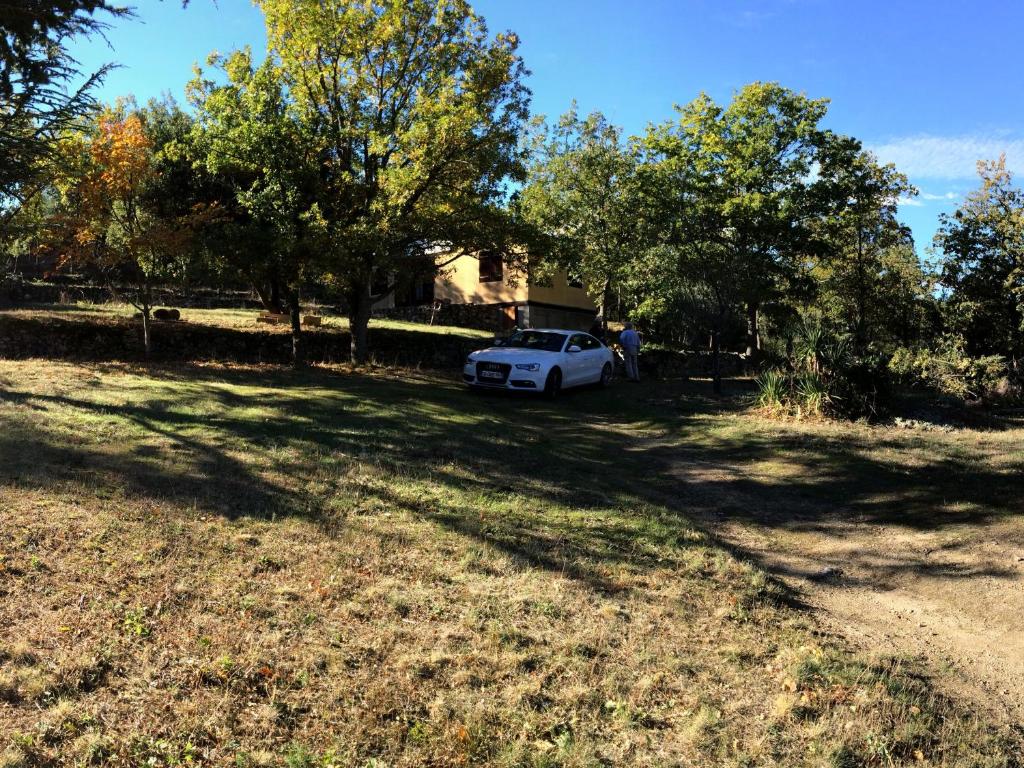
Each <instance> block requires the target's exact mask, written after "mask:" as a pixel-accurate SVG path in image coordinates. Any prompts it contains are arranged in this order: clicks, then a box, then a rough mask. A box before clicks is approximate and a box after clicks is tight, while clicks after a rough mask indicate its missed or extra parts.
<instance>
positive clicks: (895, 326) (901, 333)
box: [812, 135, 928, 354]
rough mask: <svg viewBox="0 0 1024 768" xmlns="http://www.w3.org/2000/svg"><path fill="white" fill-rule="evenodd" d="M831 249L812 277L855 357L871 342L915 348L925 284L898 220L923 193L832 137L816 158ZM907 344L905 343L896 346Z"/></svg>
mask: <svg viewBox="0 0 1024 768" xmlns="http://www.w3.org/2000/svg"><path fill="white" fill-rule="evenodd" d="M818 167H819V180H818V183H817V186H816V191H817V192H819V193H822V197H823V199H822V201H821V203H822V204H821V208H822V210H827V209H828V208H831V209H832V210H831V211H829V212H828V213H827V215H824V216H822V218H821V230H820V233H819V234H820V236H821V239H822V242H823V243H824V245H825V247H824V248H823V249H822V250H821V251H820V255H819V258H818V259H817V262H816V265H815V267H814V269H813V271H812V276H813V277H814V280H815V285H816V287H817V288H818V296H817V297H816V300H815V303H816V304H817V305H818V306H819V307H820V308H821V309H822V311H823V312H824V314H825V315H826V316H827V317H829V318H831V319H832V320H833V322H834V323H835V325H837V326H838V327H839V328H841V329H842V330H843V331H844V332H846V333H849V334H850V335H851V337H852V339H853V345H854V351H855V352H856V353H857V354H863V353H864V352H865V351H866V348H867V346H868V344H869V343H870V342H877V341H883V340H893V341H895V340H898V341H900V342H902V343H904V344H908V343H910V342H911V341H912V340H911V339H910V338H909V337H910V336H911V335H914V331H913V327H914V326H915V325H919V322H915V320H914V318H913V317H912V316H913V315H914V314H919V313H918V312H916V309H917V307H915V305H916V304H917V303H918V302H919V301H921V300H922V299H923V297H924V296H925V295H926V294H927V290H928V286H927V278H926V275H925V273H924V270H923V269H922V268H921V266H920V263H919V261H918V259H917V255H916V253H915V250H914V242H913V238H912V237H911V234H910V231H909V229H907V228H906V227H905V226H903V225H902V224H901V223H900V222H899V221H898V220H897V218H896V213H897V204H898V202H899V200H900V199H901V198H904V197H908V196H911V195H914V194H916V193H917V191H916V190H915V189H914V187H912V186H911V185H910V184H909V183H908V181H907V178H906V176H904V175H903V174H901V173H899V172H898V171H897V170H896V168H895V167H894V166H893V165H892V164H888V165H880V164H879V163H878V161H877V159H876V158H875V156H874V155H873V154H871V153H870V152H866V151H864V150H863V148H862V146H861V143H860V142H859V141H857V140H856V139H852V138H849V137H845V136H835V135H829V136H828V137H827V140H826V142H825V144H824V145H823V149H822V152H821V153H820V154H819V156H818ZM897 337H901V338H897Z"/></svg>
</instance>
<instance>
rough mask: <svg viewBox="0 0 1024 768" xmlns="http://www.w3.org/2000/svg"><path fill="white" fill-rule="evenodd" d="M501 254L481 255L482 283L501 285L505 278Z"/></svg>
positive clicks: (486, 252)
mask: <svg viewBox="0 0 1024 768" xmlns="http://www.w3.org/2000/svg"><path fill="white" fill-rule="evenodd" d="M503 270H504V265H503V264H502V260H501V254H500V253H495V252H493V251H484V252H483V253H481V254H480V282H481V283H499V282H501V278H502V277H503V276H504V271H503Z"/></svg>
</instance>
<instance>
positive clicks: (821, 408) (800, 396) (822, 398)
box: [795, 372, 832, 416]
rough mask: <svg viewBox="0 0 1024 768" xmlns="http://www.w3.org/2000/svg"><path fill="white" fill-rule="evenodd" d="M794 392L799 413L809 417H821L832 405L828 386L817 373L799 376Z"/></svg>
mask: <svg viewBox="0 0 1024 768" xmlns="http://www.w3.org/2000/svg"><path fill="white" fill-rule="evenodd" d="M795 390H796V397H797V401H798V403H799V406H800V411H801V413H806V414H807V415H809V416H821V415H822V414H823V413H824V412H825V410H826V409H827V408H828V406H829V405H830V404H831V403H832V396H831V395H830V394H829V391H828V385H827V384H826V383H825V381H824V379H822V377H821V375H820V374H818V373H813V372H809V373H803V374H800V376H798V377H797V380H796V386H795Z"/></svg>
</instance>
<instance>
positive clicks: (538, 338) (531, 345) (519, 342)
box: [503, 331, 565, 352]
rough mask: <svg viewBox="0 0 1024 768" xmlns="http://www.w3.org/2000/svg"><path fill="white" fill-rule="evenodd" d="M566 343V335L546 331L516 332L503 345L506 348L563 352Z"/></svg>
mask: <svg viewBox="0 0 1024 768" xmlns="http://www.w3.org/2000/svg"><path fill="white" fill-rule="evenodd" d="M564 343H565V334H564V333H547V332H545V331H516V332H515V333H513V334H512V335H511V336H510V337H509V338H508V341H507V342H506V343H505V344H504V345H503V346H506V347H524V348H525V349H536V350H540V351H542V352H561V351H562V345H563V344H564Z"/></svg>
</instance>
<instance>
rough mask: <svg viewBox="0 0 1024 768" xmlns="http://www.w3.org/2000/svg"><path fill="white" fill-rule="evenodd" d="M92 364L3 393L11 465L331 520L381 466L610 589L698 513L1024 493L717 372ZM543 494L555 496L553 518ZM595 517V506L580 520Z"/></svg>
mask: <svg viewBox="0 0 1024 768" xmlns="http://www.w3.org/2000/svg"><path fill="white" fill-rule="evenodd" d="M96 370H97V371H98V373H99V374H100V375H101V376H102V375H104V374H105V373H107V374H111V375H113V374H125V373H127V374H129V375H128V376H126V377H125V378H122V379H117V380H116V383H114V384H104V385H103V386H102V387H101V388H100V389H99V390H97V394H96V395H92V394H90V393H89V392H85V391H83V392H76V393H57V394H47V393H37V392H32V391H28V390H17V389H16V390H14V391H6V392H4V393H3V395H2V400H3V401H4V402H6V403H10V404H13V406H14V407H7V408H4V409H3V410H0V425H2V427H3V429H2V430H0V467H2V469H0V481H3V482H7V483H9V484H14V485H24V486H29V487H33V486H34V487H49V486H54V487H63V488H75V487H78V488H84V487H88V486H90V485H108V486H112V487H114V488H115V489H118V490H120V491H123V492H124V493H125V494H126V495H130V496H139V497H149V498H153V499H156V500H160V501H168V502H173V503H175V504H179V505H186V506H193V507H200V508H202V509H204V510H207V511H213V512H216V513H218V514H222V515H224V516H225V517H228V518H236V517H239V516H256V517H268V516H271V515H285V514H295V515H303V516H307V517H310V518H311V519H314V520H322V519H323V517H324V516H325V515H331V514H333V513H332V512H331V511H330V509H329V506H330V504H329V502H330V501H331V498H332V496H337V495H339V494H342V495H343V494H345V493H346V492H347V490H346V487H345V486H344V482H343V480H344V475H345V473H346V472H347V471H348V470H349V469H351V468H352V467H353V466H358V465H360V464H370V465H372V466H373V467H375V468H376V469H378V470H381V471H382V472H383V473H384V474H385V475H389V476H391V477H394V478H395V479H396V482H395V483H392V484H391V485H388V484H387V483H383V484H377V485H375V486H374V487H373V488H372V489H370V491H368V492H369V493H372V494H374V495H375V496H376V497H377V498H378V500H379V501H380V502H381V503H382V504H384V505H391V506H398V507H401V508H403V509H406V510H407V511H408V512H410V514H414V515H416V516H418V517H420V518H423V519H428V520H432V521H433V522H435V523H437V524H438V525H440V526H441V527H443V528H444V529H446V530H449V531H451V532H453V533H454V534H457V535H459V536H462V537H466V538H470V539H473V540H475V541H477V542H479V543H480V544H481V545H484V546H488V547H493V548H495V549H496V550H499V551H501V552H503V553H505V554H506V555H508V556H510V557H513V558H514V559H515V560H517V561H519V562H522V563H524V564H530V565H532V566H534V567H538V568H543V569H546V570H549V571H552V572H558V573H562V574H565V575H567V576H570V577H572V578H574V579H577V580H580V581H583V582H585V583H587V584H588V585H590V586H591V587H593V588H595V589H599V590H601V591H603V592H609V593H611V592H615V591H616V590H617V589H618V588H619V587H618V586H617V585H616V583H615V582H614V580H612V579H609V578H608V576H607V573H608V568H609V567H610V566H617V565H621V564H623V563H628V564H630V565H631V566H632V567H636V568H641V569H649V568H654V567H664V566H665V565H667V564H668V563H665V562H664V556H665V553H666V551H670V550H671V549H672V548H673V547H674V548H675V549H676V550H682V549H685V547H686V546H687V544H686V541H687V540H686V539H685V537H684V538H680V537H678V536H674V532H673V529H680V530H681V529H692V528H694V527H700V528H703V529H704V531H705V533H706V534H707V536H709V537H710V539H709V540H710V541H711V542H712V543H717V544H721V542H720V541H719V540H718V539H717V537H716V535H715V524H716V521H720V520H723V519H739V520H744V521H749V522H752V523H756V524H757V525H761V526H766V527H769V528H772V527H779V528H785V529H788V530H825V531H829V530H837V531H838V530H840V528H836V527H835V526H837V525H839V526H841V525H842V524H849V523H857V524H867V525H874V524H878V525H887V524H898V525H902V526H907V527H910V528H915V529H920V530H941V529H943V528H945V527H948V526H955V525H961V524H965V523H970V524H974V525H983V524H985V523H987V522H990V521H992V520H993V519H996V518H998V517H1000V516H1005V515H1013V514H1019V513H1020V512H1021V502H1020V499H1021V498H1022V491H1024V474H1022V473H1021V472H1020V470H1021V469H1024V467H1021V466H1019V465H1014V467H1011V468H1009V469H1007V470H1005V471H998V472H997V471H996V470H995V469H993V468H992V467H991V466H986V465H984V464H983V463H979V462H978V460H977V457H975V456H973V455H972V454H969V453H966V454H965V453H963V452H960V453H957V452H956V451H948V452H945V453H943V452H941V451H940V450H938V449H937V450H936V452H935V453H934V455H932V456H931V457H930V458H929V459H928V460H926V461H919V463H918V465H917V466H914V467H912V468H910V467H907V466H902V465H901V464H899V463H898V461H894V460H893V458H892V456H891V454H892V453H893V452H897V453H898V452H899V451H904V450H909V449H912V448H914V447H915V446H914V443H913V438H911V437H907V436H903V435H896V436H892V437H890V436H888V435H887V434H885V433H882V434H879V433H875V432H863V431H860V432H854V433H845V432H843V433H838V434H835V435H826V434H817V435H810V436H809V435H807V434H802V433H799V432H796V431H787V430H786V428H785V427H784V426H780V427H777V428H776V427H770V426H765V425H763V424H762V425H757V424H754V423H753V422H751V423H746V422H743V421H741V422H740V424H741V428H735V429H733V430H731V431H730V430H724V431H723V430H722V429H720V427H721V426H722V425H723V423H725V422H727V421H728V419H730V418H732V417H733V416H735V415H736V413H737V411H739V410H741V409H742V407H743V403H742V402H741V401H740V400H737V399H731V400H720V399H716V398H714V397H713V396H712V395H711V393H710V391H709V390H708V388H707V387H706V386H705V384H704V383H703V382H697V383H689V384H682V383H668V384H653V383H648V384H645V385H641V386H640V387H631V386H629V385H626V384H620V385H618V386H616V387H613V388H611V389H610V390H606V391H601V390H583V391H578V392H574V393H567V395H566V396H565V397H564V398H562V399H561V400H559V401H557V402H555V403H549V402H546V401H542V400H537V399H527V398H508V397H486V396H485V397H474V396H471V395H469V394H468V393H466V392H465V391H464V390H463V389H462V388H461V387H459V386H458V385H456V384H455V383H453V382H449V381H446V380H443V379H440V378H439V377H437V376H420V375H417V374H412V373H402V372H397V373H392V374H390V375H381V374H372V375H370V374H363V373H344V374H337V373H332V372H325V371H318V370H313V371H307V372H300V373H296V372H291V371H286V370H282V369H269V368H242V367H238V368H222V367H204V366H175V367H167V368H153V369H144V368H142V369H132V368H130V367H128V368H125V367H118V366H112V367H109V368H106V369H104V368H102V367H98V368H96ZM133 371H134V374H133ZM752 424H753V425H752ZM652 436H653V437H652ZM926 447H927V446H926ZM917 448H918V449H920V448H921V446H917ZM919 452H920V450H919ZM768 461H783V462H784V463H785V464H786V467H787V472H786V474H785V477H784V478H782V479H780V478H779V477H774V476H770V475H766V474H764V473H763V472H761V473H759V472H760V470H758V466H759V465H760V464H761V463H763V462H768ZM403 478H405V479H411V480H413V481H424V480H425V481H429V482H430V483H431V484H433V485H435V486H437V487H440V488H441V489H448V490H450V491H451V492H452V493H453V494H455V495H456V496H457V497H458V498H470V499H472V498H473V497H474V496H477V497H480V498H482V499H498V500H502V499H507V498H511V497H515V499H517V500H518V501H517V504H519V505H520V506H522V507H523V508H524V509H526V510H527V512H524V513H523V514H517V515H515V516H513V517H511V518H510V519H508V520H503V521H497V522H493V521H492V522H488V523H486V524H485V523H484V522H482V521H481V519H480V514H479V510H477V509H474V508H468V507H467V508H464V509H463V508H459V507H457V506H455V505H451V504H439V503H437V502H436V501H433V502H425V503H424V502H416V501H415V500H410V498H409V496H408V494H404V493H400V492H398V488H399V483H398V481H399V480H400V479H403ZM549 505H558V506H559V507H560V508H561V509H562V510H563V513H561V514H559V515H551V516H548V517H543V516H544V514H545V509H546V508H547V507H548V506H549ZM565 510H569V511H571V512H572V514H566V513H565ZM581 514H582V515H587V514H589V515H591V516H592V517H593V521H592V524H588V525H586V526H584V525H580V524H579V522H578V518H577V516H578V515H581ZM655 517H657V518H658V519H657V521H656V523H657V524H651V525H648V524H646V522H647V519H648V518H650V520H651V521H652V522H654V518H655ZM666 520H667V522H666ZM341 524H344V522H342V523H341ZM734 551H737V554H740V555H745V556H749V555H750V553H749V552H747V553H744V552H741V551H738V550H735V549H734ZM868 554H870V553H865V555H864V556H865V557H866V556H867V555H868ZM894 567H898V564H897V565H895V566H894ZM907 567H908V568H918V569H920V568H923V567H925V565H923V564H921V563H920V562H913V561H908V563H907ZM932 575H934V576H936V577H940V578H962V577H966V576H972V575H977V574H973V573H972V574H967V573H963V574H960V573H957V572H955V570H950V569H948V568H947V569H946V570H945V571H943V570H941V569H936V570H935V571H934V572H933V574H932ZM987 575H991V576H1005V575H1006V574H1004V573H997V572H994V571H993V572H991V573H988V574H987Z"/></svg>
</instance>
